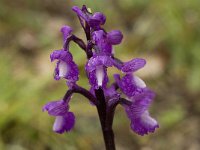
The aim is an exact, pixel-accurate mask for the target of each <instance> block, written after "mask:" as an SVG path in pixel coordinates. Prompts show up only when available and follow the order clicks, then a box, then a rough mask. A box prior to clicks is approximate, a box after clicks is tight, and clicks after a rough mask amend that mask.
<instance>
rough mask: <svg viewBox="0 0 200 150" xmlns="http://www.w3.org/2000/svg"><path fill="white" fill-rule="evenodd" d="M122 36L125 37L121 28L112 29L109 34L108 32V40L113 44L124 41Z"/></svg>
mask: <svg viewBox="0 0 200 150" xmlns="http://www.w3.org/2000/svg"><path fill="white" fill-rule="evenodd" d="M122 38H123V35H122V33H121V31H119V30H112V31H110V32H108V34H107V39H108V42H109V43H110V44H112V45H117V44H120V43H121V41H122Z"/></svg>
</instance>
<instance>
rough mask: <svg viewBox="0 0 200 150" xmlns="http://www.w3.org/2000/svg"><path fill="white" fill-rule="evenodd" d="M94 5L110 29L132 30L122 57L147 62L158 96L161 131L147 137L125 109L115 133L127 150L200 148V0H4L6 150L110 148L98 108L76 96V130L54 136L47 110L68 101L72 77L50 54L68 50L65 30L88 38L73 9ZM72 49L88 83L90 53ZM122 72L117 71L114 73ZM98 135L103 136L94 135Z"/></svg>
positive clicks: (1, 115) (0, 127)
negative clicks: (58, 77) (57, 75)
mask: <svg viewBox="0 0 200 150" xmlns="http://www.w3.org/2000/svg"><path fill="white" fill-rule="evenodd" d="M82 4H87V5H88V6H89V7H90V8H91V9H92V10H94V11H101V12H104V13H105V15H106V16H107V22H106V29H108V30H110V29H113V28H114V29H120V30H122V31H123V33H124V40H123V43H122V45H120V46H117V47H116V48H115V52H116V55H117V57H119V58H121V59H122V60H124V61H125V60H129V59H130V58H132V57H133V55H134V56H136V57H137V56H138V57H144V58H146V59H147V61H148V64H147V66H146V67H145V68H144V69H143V70H142V71H139V73H138V74H139V75H140V76H141V77H143V78H146V80H147V84H148V86H149V87H151V88H152V89H154V91H156V93H157V97H156V99H155V101H154V103H153V105H152V109H151V113H152V116H155V117H156V118H157V120H158V121H159V122H160V129H158V130H157V131H156V133H154V134H151V135H148V136H145V137H140V136H137V135H135V134H134V133H133V132H131V131H130V128H129V122H128V119H126V117H125V113H124V111H123V109H122V108H121V107H119V108H118V109H117V111H116V117H115V120H114V131H115V137H116V143H117V148H118V149H119V150H121V149H124V150H132V149H141V150H147V149H149V150H151V149H156V150H157V149H158V150H162V149H167V150H168V149H171V150H182V149H189V150H198V149H200V144H199V141H200V136H199V135H200V133H199V132H200V131H199V129H200V119H199V118H200V117H199V115H200V99H199V97H200V67H199V64H200V44H199V41H200V28H199V27H200V19H199V18H200V9H199V6H200V1H199V0H190V1H189V0H162V1H159V0H151V1H148V0H81V1H78V0H74V1H71V0H44V1H40V0H15V1H13V0H1V1H0V150H13V149H14V150H45V149H46V150H51V149H56V150H63V149H67V150H76V149H83V150H90V149H102V147H103V140H102V135H101V130H100V125H99V121H98V118H97V113H96V109H95V108H94V107H93V106H91V105H90V104H88V102H87V101H86V99H84V98H83V97H81V96H79V95H74V97H73V100H72V102H71V109H72V111H74V112H75V115H76V116H77V120H76V126H75V129H74V130H73V131H72V132H70V133H68V134H64V135H58V134H55V133H53V132H52V130H51V128H52V124H53V121H54V118H53V117H49V116H48V115H47V113H42V111H41V108H42V106H43V105H44V104H45V103H46V102H47V101H50V100H56V99H60V98H62V96H63V95H64V93H65V91H66V90H67V87H66V86H65V82H64V80H62V81H58V82H57V81H54V80H53V70H54V65H55V64H52V63H50V60H49V54H50V53H51V52H52V50H54V49H59V48H61V47H62V38H61V33H59V30H60V27H61V26H62V25H65V24H67V25H71V26H72V27H73V28H74V32H75V33H76V34H77V35H78V36H80V37H83V34H82V33H83V31H82V30H81V29H80V25H79V24H78V19H77V18H76V16H75V14H74V13H73V12H72V11H71V7H72V6H73V5H79V6H81V5H82ZM71 52H72V53H73V54H74V57H75V61H76V62H77V63H78V64H79V66H80V69H81V80H80V81H79V83H80V84H81V85H82V86H85V87H87V88H89V85H88V82H87V80H86V79H85V74H84V68H83V66H84V63H85V61H83V60H84V59H85V54H84V53H83V52H82V51H81V50H80V49H79V48H78V47H77V46H76V45H75V44H72V45H71ZM115 71H116V70H112V69H110V70H109V72H110V73H113V72H115ZM94 136H95V137H94Z"/></svg>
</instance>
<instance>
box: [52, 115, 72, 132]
mask: <svg viewBox="0 0 200 150" xmlns="http://www.w3.org/2000/svg"><path fill="white" fill-rule="evenodd" d="M74 124H75V116H74V114H73V113H72V112H68V113H66V114H65V115H63V116H57V117H56V120H55V122H54V125H53V131H55V132H57V133H60V134H61V133H64V132H65V131H66V132H68V131H70V130H71V129H72V128H73V127H74Z"/></svg>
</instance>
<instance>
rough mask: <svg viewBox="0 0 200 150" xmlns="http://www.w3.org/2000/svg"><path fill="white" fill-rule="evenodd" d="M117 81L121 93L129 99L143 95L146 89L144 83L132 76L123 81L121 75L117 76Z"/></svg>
mask: <svg viewBox="0 0 200 150" xmlns="http://www.w3.org/2000/svg"><path fill="white" fill-rule="evenodd" d="M115 80H116V82H117V84H118V85H119V88H120V89H121V91H122V92H123V93H124V94H125V95H126V96H128V97H132V96H134V95H135V94H136V93H141V92H142V91H143V90H144V89H145V88H146V84H145V83H144V81H143V80H142V79H140V78H139V77H137V76H133V75H132V74H126V75H125V76H124V77H122V79H121V80H120V77H119V75H115Z"/></svg>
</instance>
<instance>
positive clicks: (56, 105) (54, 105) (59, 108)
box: [42, 100, 69, 116]
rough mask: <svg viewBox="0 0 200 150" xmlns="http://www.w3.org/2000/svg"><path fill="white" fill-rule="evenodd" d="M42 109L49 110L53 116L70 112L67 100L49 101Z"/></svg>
mask: <svg viewBox="0 0 200 150" xmlns="http://www.w3.org/2000/svg"><path fill="white" fill-rule="evenodd" d="M42 110H43V111H48V114H49V115H51V116H62V115H64V114H66V113H67V112H68V110H69V107H68V105H67V104H66V102H64V101H63V100H59V101H52V102H49V103H47V104H46V105H45V106H44V107H43V109H42Z"/></svg>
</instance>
